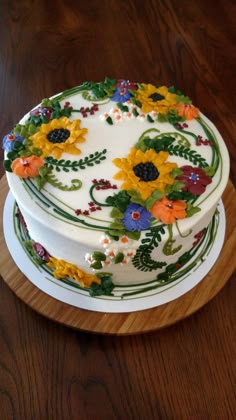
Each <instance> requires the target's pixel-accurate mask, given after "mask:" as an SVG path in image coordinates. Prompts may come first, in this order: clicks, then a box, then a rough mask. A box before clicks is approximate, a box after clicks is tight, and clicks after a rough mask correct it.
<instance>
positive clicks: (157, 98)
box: [149, 92, 165, 102]
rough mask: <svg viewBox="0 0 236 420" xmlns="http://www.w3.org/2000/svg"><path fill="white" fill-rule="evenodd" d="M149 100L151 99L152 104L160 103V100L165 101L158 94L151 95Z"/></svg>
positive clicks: (163, 97)
mask: <svg viewBox="0 0 236 420" xmlns="http://www.w3.org/2000/svg"><path fill="white" fill-rule="evenodd" d="M149 98H151V99H152V100H153V102H158V101H162V99H165V96H163V95H160V93H157V92H155V93H152V94H151V95H150V96H149Z"/></svg>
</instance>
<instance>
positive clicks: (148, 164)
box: [113, 147, 177, 200]
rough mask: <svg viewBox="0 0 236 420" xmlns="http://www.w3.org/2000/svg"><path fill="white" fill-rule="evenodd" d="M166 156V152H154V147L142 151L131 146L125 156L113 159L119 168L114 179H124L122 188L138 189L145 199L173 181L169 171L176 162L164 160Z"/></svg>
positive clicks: (174, 166)
mask: <svg viewBox="0 0 236 420" xmlns="http://www.w3.org/2000/svg"><path fill="white" fill-rule="evenodd" d="M168 156H169V153H168V152H164V151H161V152H159V153H156V152H155V150H154V149H149V150H147V151H146V152H142V151H141V150H139V149H136V148H135V147H133V148H132V149H131V151H130V153H129V155H128V157H127V158H122V159H120V158H116V159H114V160H113V163H114V164H115V165H116V166H118V168H120V169H121V171H119V172H117V173H116V174H115V175H114V179H117V180H124V183H123V184H122V185H121V189H122V190H136V191H139V193H140V195H141V197H142V199H143V200H146V199H147V198H148V197H150V195H151V194H152V193H153V192H154V191H155V190H159V191H162V192H164V191H165V187H166V185H172V184H173V183H174V178H172V177H171V175H170V173H171V171H172V170H173V169H174V168H176V167H177V164H176V163H172V162H166V160H167V159H168Z"/></svg>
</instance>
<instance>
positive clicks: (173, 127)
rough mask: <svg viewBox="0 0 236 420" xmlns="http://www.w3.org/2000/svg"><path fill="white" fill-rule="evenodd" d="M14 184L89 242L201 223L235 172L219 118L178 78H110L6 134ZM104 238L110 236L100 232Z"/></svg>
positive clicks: (55, 222) (57, 224)
mask: <svg viewBox="0 0 236 420" xmlns="http://www.w3.org/2000/svg"><path fill="white" fill-rule="evenodd" d="M3 147H4V149H5V161H4V165H5V168H6V171H7V174H8V182H9V185H10V188H11V190H12V192H13V194H14V196H15V198H16V200H17V201H18V204H19V205H21V206H23V207H24V209H25V211H27V212H28V213H29V214H31V215H33V216H34V218H35V219H38V220H40V222H41V223H44V224H46V225H48V227H49V229H54V230H62V229H64V233H65V235H68V236H70V237H73V238H76V237H77V235H78V232H80V234H81V230H82V233H83V234H84V233H85V234H84V237H83V240H84V242H85V243H88V244H89V243H92V242H94V240H96V239H98V238H99V237H101V235H103V234H105V237H112V238H116V239H117V240H120V238H126V237H128V238H131V239H132V240H138V239H139V238H140V236H141V235H142V232H143V231H147V230H148V229H152V228H153V227H155V226H157V225H158V224H163V225H176V223H178V224H180V225H181V229H182V230H183V231H185V230H187V229H190V228H191V226H192V225H193V224H195V223H197V222H198V220H199V219H200V218H201V217H202V215H203V214H204V212H207V209H208V208H209V207H210V206H213V205H214V203H217V201H218V200H219V199H220V197H221V195H222V193H223V190H224V188H225V186H226V183H227V180H228V174H229V158H228V152H227V149H226V146H225V144H224V142H223V140H222V138H221V136H220V134H219V132H218V131H217V129H216V128H215V126H214V125H213V124H212V123H211V122H210V121H209V120H208V119H207V118H206V117H205V116H203V115H202V114H201V113H200V111H199V109H198V108H197V107H196V106H194V105H193V104H192V102H191V100H190V99H189V98H188V97H187V96H185V95H184V94H182V92H180V91H178V90H176V89H175V88H174V87H170V88H167V87H166V86H158V85H155V86H154V85H152V84H147V83H133V82H129V81H127V80H113V79H109V78H106V79H105V80H104V82H101V83H96V82H86V83H84V84H83V85H81V86H77V87H75V88H73V89H69V90H67V91H65V92H63V93H61V94H59V95H56V96H54V97H53V98H51V99H44V100H43V101H42V103H41V104H40V105H38V106H37V107H36V108H34V109H33V110H32V111H31V112H30V113H28V114H27V115H26V116H25V117H23V119H22V120H21V121H20V123H19V124H16V126H15V127H14V128H13V130H12V132H11V133H9V134H7V135H6V136H5V137H4V139H3ZM103 237H104V236H103Z"/></svg>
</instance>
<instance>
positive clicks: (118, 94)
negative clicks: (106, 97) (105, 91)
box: [111, 86, 132, 103]
mask: <svg viewBox="0 0 236 420" xmlns="http://www.w3.org/2000/svg"><path fill="white" fill-rule="evenodd" d="M131 96H132V94H131V93H130V92H129V90H128V88H127V87H125V86H124V87H123V86H120V87H118V88H117V89H116V90H115V92H114V95H113V96H112V98H111V100H112V101H115V102H121V103H124V102H126V101H128V100H129V99H130V98H131Z"/></svg>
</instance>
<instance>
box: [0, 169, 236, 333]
mask: <svg viewBox="0 0 236 420" xmlns="http://www.w3.org/2000/svg"><path fill="white" fill-rule="evenodd" d="M0 188H1V191H2V195H1V197H0V214H1V213H2V212H3V206H4V203H5V197H6V195H7V193H8V191H9V188H8V184H7V180H6V177H5V176H4V177H3V178H2V180H1V181H0ZM223 203H224V207H225V214H226V220H227V226H226V232H225V243H224V246H223V248H222V250H221V252H220V257H219V258H218V259H217V261H216V263H215V264H214V266H213V267H212V269H211V270H209V272H208V273H207V276H206V277H205V278H204V280H203V281H201V282H199V283H198V284H197V286H195V287H194V288H193V289H192V290H190V291H189V292H188V293H185V294H184V295H182V296H181V297H180V298H178V299H175V300H173V301H171V302H168V303H167V304H164V305H160V306H157V307H154V308H151V309H148V310H145V311H137V312H133V313H132V312H128V313H109V312H108V313H106V311H105V310H104V313H101V312H96V311H88V310H83V309H80V308H77V307H74V306H72V305H68V304H65V303H63V302H61V301H59V300H57V299H54V298H52V297H50V296H49V295H47V294H46V293H44V292H43V291H42V290H40V289H38V288H37V287H36V286H34V284H33V283H32V282H31V281H29V280H28V279H27V278H26V277H25V276H24V275H23V274H22V272H21V271H20V270H19V269H18V267H17V266H16V265H15V263H14V261H13V260H12V257H11V255H10V253H9V250H8V248H7V246H6V243H5V240H4V235H3V224H2V221H1V223H0V235H1V237H0V249H1V254H0V273H1V275H2V278H3V279H4V281H5V282H6V283H7V285H8V286H9V287H10V288H11V290H12V291H13V292H14V293H15V294H16V295H17V296H18V297H19V298H20V299H22V300H23V302H25V303H26V304H28V305H29V306H30V307H31V308H32V309H34V310H35V311H37V312H38V313H40V314H42V315H44V316H46V317H47V318H50V319H52V320H53V321H57V322H59V323H60V324H63V325H65V326H69V327H72V328H75V329H79V330H82V331H86V332H92V333H100V334H115V335H131V334H140V333H145V332H150V331H155V330H158V329H160V328H164V327H166V326H170V325H172V324H175V323H176V322H178V321H181V320H182V319H184V318H186V317H188V316H189V315H192V314H193V313H194V312H196V311H197V310H198V309H200V308H201V307H202V306H204V305H205V304H206V303H208V302H209V301H210V300H211V299H212V298H213V297H215V295H216V294H217V293H218V292H219V291H220V290H221V289H222V287H224V285H225V284H226V282H227V281H228V280H229V278H230V276H231V275H232V273H233V271H234V270H235V268H236V260H235V259H234V258H233V257H234V252H235V249H236V218H235V214H236V192H235V189H234V187H233V185H232V183H231V182H229V183H228V185H227V188H226V190H225V192H224V195H223ZM5 228H6V226H5ZM195 275H197V272H196V274H195ZM30 280H33V278H31V277H30Z"/></svg>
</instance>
